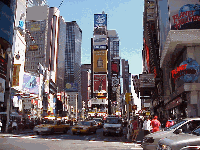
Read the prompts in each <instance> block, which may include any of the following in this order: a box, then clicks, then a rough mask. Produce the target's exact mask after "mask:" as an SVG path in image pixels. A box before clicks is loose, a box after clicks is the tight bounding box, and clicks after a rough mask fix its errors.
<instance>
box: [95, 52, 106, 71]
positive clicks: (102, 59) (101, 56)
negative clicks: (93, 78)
mask: <svg viewBox="0 0 200 150" xmlns="http://www.w3.org/2000/svg"><path fill="white" fill-rule="evenodd" d="M93 66H94V72H96V73H98V72H107V50H96V51H94V52H93Z"/></svg>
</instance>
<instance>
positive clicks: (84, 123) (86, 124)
mask: <svg viewBox="0 0 200 150" xmlns="http://www.w3.org/2000/svg"><path fill="white" fill-rule="evenodd" d="M90 124H91V123H90V122H86V121H81V122H79V123H78V125H82V126H90Z"/></svg>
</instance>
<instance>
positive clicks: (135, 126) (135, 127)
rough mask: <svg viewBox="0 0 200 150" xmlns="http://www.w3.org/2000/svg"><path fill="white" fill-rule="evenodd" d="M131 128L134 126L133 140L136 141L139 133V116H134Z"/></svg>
mask: <svg viewBox="0 0 200 150" xmlns="http://www.w3.org/2000/svg"><path fill="white" fill-rule="evenodd" d="M131 128H132V142H136V138H137V136H138V133H139V128H138V120H137V117H134V120H132V122H131Z"/></svg>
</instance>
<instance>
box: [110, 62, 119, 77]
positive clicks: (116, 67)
mask: <svg viewBox="0 0 200 150" xmlns="http://www.w3.org/2000/svg"><path fill="white" fill-rule="evenodd" d="M111 72H112V74H119V62H118V61H112V62H111Z"/></svg>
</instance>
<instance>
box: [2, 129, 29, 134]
mask: <svg viewBox="0 0 200 150" xmlns="http://www.w3.org/2000/svg"><path fill="white" fill-rule="evenodd" d="M28 133H33V130H32V129H24V130H22V131H16V132H13V133H6V132H0V136H11V135H13V134H28Z"/></svg>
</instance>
